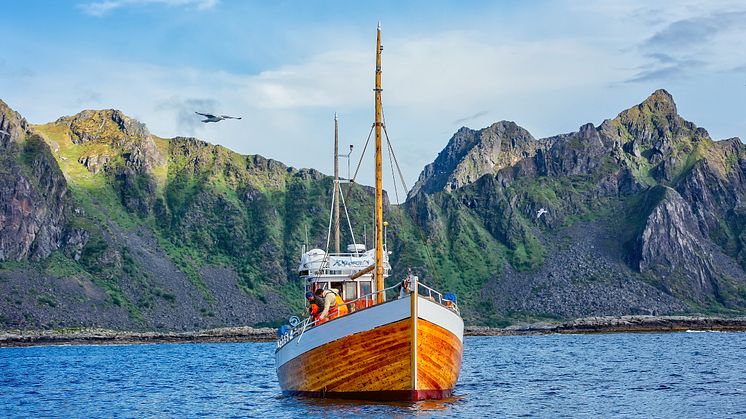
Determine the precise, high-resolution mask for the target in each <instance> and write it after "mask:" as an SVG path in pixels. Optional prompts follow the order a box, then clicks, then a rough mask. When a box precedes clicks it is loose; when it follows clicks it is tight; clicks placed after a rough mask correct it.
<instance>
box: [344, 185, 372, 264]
mask: <svg viewBox="0 0 746 419" xmlns="http://www.w3.org/2000/svg"><path fill="white" fill-rule="evenodd" d="M337 186H338V187H339V197H340V198H341V199H340V201H341V202H342V207H343V208H344V209H345V218H347V227H349V228H350V237H352V243H353V244H355V256H356V257H357V256H359V255H358V251H357V241H355V232H354V231H353V230H352V222H351V221H350V214H349V213H348V212H347V204H345V195H344V193H343V192H342V186H341V185H339V184H338V185H337ZM366 250H367V249H366Z"/></svg>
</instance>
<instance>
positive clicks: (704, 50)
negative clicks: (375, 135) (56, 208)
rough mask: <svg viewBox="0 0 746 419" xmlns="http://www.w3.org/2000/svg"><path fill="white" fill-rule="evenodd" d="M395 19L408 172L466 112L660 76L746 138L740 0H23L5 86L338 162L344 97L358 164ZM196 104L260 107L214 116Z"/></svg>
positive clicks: (10, 18) (554, 115)
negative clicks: (206, 118) (378, 38)
mask: <svg viewBox="0 0 746 419" xmlns="http://www.w3.org/2000/svg"><path fill="white" fill-rule="evenodd" d="M378 21H380V22H381V25H382V30H383V31H382V38H383V45H384V51H383V102H384V112H385V117H386V126H387V131H388V133H389V135H390V138H391V141H392V143H393V144H394V150H395V152H396V157H397V159H398V161H399V164H400V165H401V168H402V172H403V174H404V178H405V181H406V183H407V185H406V186H407V187H409V188H411V187H412V185H413V184H414V182H415V180H416V179H417V176H418V175H419V173H420V171H421V170H422V168H423V167H424V166H425V165H426V164H428V163H430V162H432V161H433V160H434V159H435V157H436V156H437V154H438V152H440V150H442V149H443V147H445V145H446V144H447V142H448V140H449V139H450V137H451V136H452V135H453V133H454V132H455V131H456V130H458V129H459V128H460V127H461V126H467V127H470V128H473V129H479V128H483V127H486V126H489V125H490V124H492V123H494V122H497V121H500V120H511V121H515V122H516V123H517V124H519V125H521V126H523V127H524V128H526V129H528V130H529V132H531V133H532V134H533V135H534V137H536V138H542V137H547V136H551V135H556V134H559V133H565V132H571V131H576V130H577V129H578V127H579V126H581V125H583V124H584V123H586V122H593V123H594V124H596V125H598V124H600V123H601V122H602V121H603V120H604V119H607V118H613V117H614V116H616V115H617V114H618V113H619V112H620V111H622V110H624V109H626V108H628V107H631V106H633V105H635V104H637V103H639V102H641V101H642V100H644V99H645V98H646V97H647V96H648V95H649V94H650V93H652V92H653V91H654V90H656V89H659V88H664V89H666V90H668V91H669V92H670V93H671V94H672V95H673V96H674V99H675V100H676V103H677V105H678V109H679V113H680V114H681V115H682V116H683V117H684V118H685V119H687V120H690V121H692V122H694V123H696V124H697V125H699V126H702V127H704V128H706V129H707V130H708V131H709V132H710V134H711V136H712V137H713V138H714V139H724V138H730V137H736V136H737V137H740V138H742V139H746V2H744V1H740V0H739V1H728V0H723V1H708V0H680V1H670V2H667V1H660V2H649V1H643V0H639V1H638V0H629V1H580V0H578V1H574V0H564V1H563V0H560V1H540V0H537V1H530V2H518V1H440V0H428V1H386V0H378V1H362V0H361V1H312V0H309V1H300V0H298V1H282V0H276V1H238V0H236V1H231V0H70V1H51V0H47V1H43V0H25V1H23V2H7V3H4V4H3V11H2V14H1V15H0V37H1V39H3V40H4V41H5V42H3V44H2V47H0V49H1V50H2V53H0V99H2V100H4V101H5V102H6V103H8V104H9V105H10V106H11V107H12V108H13V109H15V110H16V111H18V112H20V113H21V114H22V115H23V116H24V117H26V119H27V120H29V122H32V123H45V122H49V121H53V120H56V119H57V118H59V117H60V116H63V115H73V114H75V113H77V112H79V111H81V110H83V109H109V108H114V109H120V110H121V111H123V112H124V113H125V114H127V115H129V116H131V117H134V118H136V119H138V120H139V121H141V122H144V123H145V124H146V125H147V126H148V129H149V130H150V132H151V133H153V134H155V135H158V136H161V137H174V136H193V137H197V138H200V139H203V140H205V141H209V142H211V143H214V144H221V145H224V146H226V147H228V148H230V149H232V150H235V151H237V152H240V153H242V154H261V155H263V156H266V157H269V158H273V159H276V160H279V161H282V162H283V163H285V164H288V165H291V166H294V167H311V168H315V169H318V170H320V171H322V172H324V173H328V174H329V173H332V167H333V166H332V165H333V162H332V155H333V150H332V148H333V134H334V122H333V115H334V113H335V112H337V113H338V114H339V120H340V138H341V139H340V141H341V144H342V145H343V146H342V148H343V151H346V149H347V144H353V145H355V150H354V151H353V154H352V162H353V164H352V166H353V170H354V166H355V164H356V163H357V159H358V158H359V157H360V152H361V151H362V148H363V145H364V143H365V140H366V138H367V135H368V132H369V130H370V127H371V124H372V122H373V91H372V89H373V81H374V79H373V75H374V73H373V71H374V59H375V34H376V25H377V22H378ZM195 111H199V112H215V113H220V114H228V115H236V116H241V117H242V118H243V119H241V120H228V121H223V122H220V123H216V124H203V123H201V122H200V120H199V117H198V116H197V115H195V114H194V113H193V112H195ZM372 158H373V156H372V155H371V154H370V151H368V153H367V154H366V156H365V159H364V163H363V166H362V168H361V173H360V175H359V176H358V180H359V181H360V182H363V183H368V184H370V183H371V182H372V179H373V174H372V170H373V165H372ZM384 160H388V158H387V157H385V158H384ZM342 167H343V169H342V175H346V171H347V170H346V162H345V161H342ZM384 170H385V171H386V173H389V172H390V169H389V168H387V167H384ZM390 178H391V176H390V175H387V178H386V180H385V182H384V184H385V187H386V188H387V189H388V190H389V194H390V196H391V197H392V199H393V200H395V197H394V196H393V194H392V193H391V192H392V189H393V185H392V181H391V179H390ZM399 188H400V189H399V194H400V201H403V199H404V195H405V194H404V193H403V192H402V190H401V185H399Z"/></svg>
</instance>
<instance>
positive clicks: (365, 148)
mask: <svg viewBox="0 0 746 419" xmlns="http://www.w3.org/2000/svg"><path fill="white" fill-rule="evenodd" d="M375 126H376V125H375V124H373V125H371V126H370V131H369V132H368V139H367V140H365V147H363V152H362V153H360V160H359V161H358V162H357V167H356V168H355V174H354V175H352V179H350V182H352V183H355V179H357V172H358V171H359V170H360V165H361V164H363V157H365V150H367V149H368V144H369V143H370V136H371V134H373V128H374V127H375Z"/></svg>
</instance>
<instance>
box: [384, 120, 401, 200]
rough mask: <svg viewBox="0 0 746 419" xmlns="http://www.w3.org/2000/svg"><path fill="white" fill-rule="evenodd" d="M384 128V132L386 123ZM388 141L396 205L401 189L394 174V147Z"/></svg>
mask: <svg viewBox="0 0 746 419" xmlns="http://www.w3.org/2000/svg"><path fill="white" fill-rule="evenodd" d="M383 130H384V132H385V131H386V126H385V125H384V128H383ZM386 140H388V136H386ZM386 143H387V144H388V147H386V150H387V151H388V152H389V166H391V180H392V181H393V182H394V196H395V197H396V205H399V189H398V188H397V187H396V175H395V174H394V161H393V159H392V158H391V154H393V149H392V147H391V143H390V142H389V141H386Z"/></svg>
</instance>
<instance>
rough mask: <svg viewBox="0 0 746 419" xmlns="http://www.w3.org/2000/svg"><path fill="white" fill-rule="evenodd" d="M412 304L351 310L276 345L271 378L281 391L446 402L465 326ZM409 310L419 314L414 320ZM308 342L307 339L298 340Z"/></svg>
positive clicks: (448, 314) (439, 310)
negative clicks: (275, 365) (276, 377)
mask: <svg viewBox="0 0 746 419" xmlns="http://www.w3.org/2000/svg"><path fill="white" fill-rule="evenodd" d="M410 300H411V299H410V298H406V299H403V300H398V301H392V302H388V303H385V304H381V305H380V306H376V307H373V308H370V309H366V310H362V311H359V312H355V313H351V314H349V315H347V316H345V317H341V318H338V319H335V320H332V321H330V322H328V323H325V324H323V325H321V326H318V327H316V328H314V329H311V330H309V331H308V332H307V333H308V334H309V335H310V336H303V337H296V338H295V339H293V340H291V341H290V342H289V343H287V344H286V345H285V346H283V347H282V348H279V349H278V351H277V356H276V358H277V364H278V367H277V375H278V378H279V381H280V386H281V388H282V390H283V393H284V394H288V395H301V396H311V397H330V398H348V399H350V398H352V399H373V400H423V399H439V398H444V397H449V396H450V395H451V394H452V391H453V388H454V387H455V385H456V381H457V380H458V375H459V372H460V370H461V357H462V353H463V322H462V321H461V319H460V317H458V316H457V315H456V314H455V313H453V312H452V311H450V310H448V309H447V308H445V307H442V306H440V305H438V304H434V303H432V302H430V301H428V300H425V299H423V298H422V297H420V299H419V300H418V302H419V306H424V309H422V310H418V308H417V305H416V304H414V303H413V302H412V303H411V304H410V302H411V301H410ZM387 306H388V307H387ZM413 312H415V313H419V314H420V315H419V316H418V317H417V319H416V321H413V317H412V313H413ZM375 322H377V323H379V324H375ZM335 323H337V324H336V325H335ZM366 323H370V325H371V327H367V328H366V327H365V325H366ZM381 323H383V324H381ZM340 329H341V330H340ZM345 329H347V330H350V331H351V332H352V333H349V334H345V333H344V330H345ZM415 331H416V333H415ZM311 332H313V335H311ZM325 337H327V340H328V341H326V342H324V338H325ZM299 338H300V339H299ZM307 338H310V339H309V341H310V342H304V339H307ZM298 340H299V341H298ZM290 345H296V346H297V347H296V348H293V347H292V346H290ZM304 345H306V346H308V347H309V348H308V349H307V350H305V349H304V348H302V347H303V346H304ZM413 345H416V350H414V348H415V346H413ZM298 348H301V349H298ZM293 351H295V353H292V352H293ZM283 352H287V353H283ZM288 353H290V355H288Z"/></svg>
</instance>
